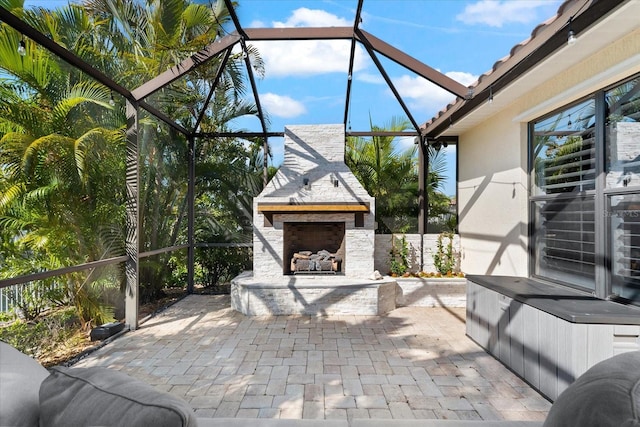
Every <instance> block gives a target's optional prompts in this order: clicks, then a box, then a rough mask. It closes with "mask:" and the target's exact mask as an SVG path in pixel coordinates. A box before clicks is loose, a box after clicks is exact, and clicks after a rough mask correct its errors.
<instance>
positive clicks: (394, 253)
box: [389, 234, 409, 276]
mask: <svg viewBox="0 0 640 427" xmlns="http://www.w3.org/2000/svg"><path fill="white" fill-rule="evenodd" d="M390 255H391V259H390V261H389V266H390V270H391V274H393V275H395V276H402V275H403V274H404V273H406V272H407V270H408V269H409V244H408V243H407V238H406V236H405V235H404V234H403V235H402V237H401V238H400V239H398V238H397V237H396V236H395V235H392V236H391V251H390Z"/></svg>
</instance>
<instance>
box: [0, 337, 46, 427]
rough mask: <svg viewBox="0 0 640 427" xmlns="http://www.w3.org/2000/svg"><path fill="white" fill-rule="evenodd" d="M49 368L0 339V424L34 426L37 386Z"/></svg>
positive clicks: (36, 417) (37, 404) (36, 407)
mask: <svg viewBox="0 0 640 427" xmlns="http://www.w3.org/2000/svg"><path fill="white" fill-rule="evenodd" d="M48 375H49V372H48V371H47V370H46V369H45V368H43V367H42V366H41V365H40V364H39V363H38V362H37V361H35V360H34V359H32V358H31V357H29V356H27V355H26V354H24V353H21V352H19V351H18V350H16V349H15V348H13V347H12V346H10V345H9V344H7V343H4V342H2V341H0V396H2V398H0V426H37V425H38V418H39V412H38V407H39V402H38V390H40V383H42V381H43V380H44V379H45V378H47V376H48Z"/></svg>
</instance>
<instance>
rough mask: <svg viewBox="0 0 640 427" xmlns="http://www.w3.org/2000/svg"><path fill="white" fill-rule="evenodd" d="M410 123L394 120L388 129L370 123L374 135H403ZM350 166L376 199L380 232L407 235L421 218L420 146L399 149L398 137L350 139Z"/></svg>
mask: <svg viewBox="0 0 640 427" xmlns="http://www.w3.org/2000/svg"><path fill="white" fill-rule="evenodd" d="M409 125H410V123H409V122H408V121H406V120H401V119H399V118H397V117H392V118H391V120H390V121H389V123H388V124H387V125H386V126H384V127H379V126H375V125H374V124H373V123H371V122H370V127H371V131H372V132H376V131H392V132H393V131H396V132H400V131H403V130H405V129H407V128H408V127H409ZM345 158H346V163H347V165H348V166H349V167H350V168H351V171H352V172H353V173H354V174H355V175H356V177H357V178H358V180H359V181H360V183H361V184H362V185H363V187H364V188H365V189H366V190H367V192H368V193H369V194H370V195H371V196H372V197H375V198H376V220H377V221H378V230H377V232H378V233H392V232H400V233H402V232H407V231H409V230H410V229H411V228H412V227H413V228H415V224H417V217H418V205H417V200H418V179H417V178H418V169H417V165H416V147H415V146H412V147H410V148H408V149H406V150H404V151H400V150H398V148H397V145H396V142H395V140H394V137H391V136H374V137H372V138H371V139H366V138H361V137H355V138H354V137H349V138H347V147H346V155H345Z"/></svg>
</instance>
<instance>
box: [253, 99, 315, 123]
mask: <svg viewBox="0 0 640 427" xmlns="http://www.w3.org/2000/svg"><path fill="white" fill-rule="evenodd" d="M260 102H261V103H262V105H263V106H264V107H265V109H266V110H267V111H268V112H269V114H270V115H272V116H275V117H284V118H290V117H297V116H300V115H302V114H305V113H306V112H307V109H306V108H305V106H304V104H302V103H301V102H300V101H296V100H295V99H293V98H291V97H289V96H286V95H277V94H275V93H264V94H261V95H260Z"/></svg>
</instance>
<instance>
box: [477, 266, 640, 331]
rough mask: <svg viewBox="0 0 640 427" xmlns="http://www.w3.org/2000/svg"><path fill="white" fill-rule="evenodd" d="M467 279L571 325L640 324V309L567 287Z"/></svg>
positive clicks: (518, 280)
mask: <svg viewBox="0 0 640 427" xmlns="http://www.w3.org/2000/svg"><path fill="white" fill-rule="evenodd" d="M467 280H469V281H471V282H473V283H476V284H478V285H480V286H483V287H485V288H487V289H491V290H493V291H496V292H498V293H500V294H503V295H506V296H508V297H509V298H512V299H514V300H516V301H518V302H521V303H523V304H527V305H530V306H532V307H535V308H537V309H539V310H542V311H544V312H546V313H549V314H552V315H554V316H557V317H559V318H561V319H564V320H566V321H568V322H571V323H596V324H616V325H640V307H637V306H634V305H625V304H621V303H618V302H613V301H607V300H603V299H599V298H596V297H594V296H592V295H589V294H587V293H585V292H580V291H578V290H575V289H571V288H568V287H564V286H559V285H552V284H548V283H544V282H542V281H539V280H535V279H529V278H526V277H516V276H475V275H468V276H467Z"/></svg>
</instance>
